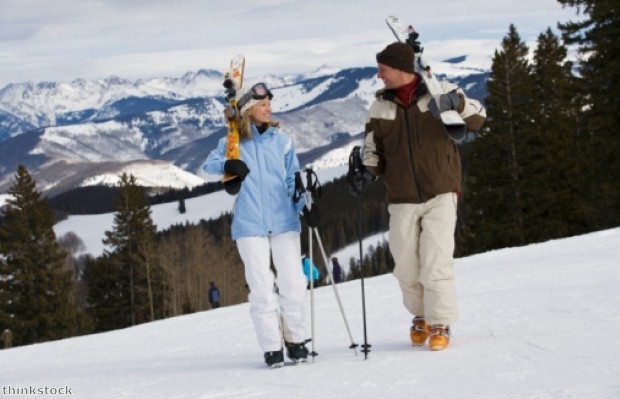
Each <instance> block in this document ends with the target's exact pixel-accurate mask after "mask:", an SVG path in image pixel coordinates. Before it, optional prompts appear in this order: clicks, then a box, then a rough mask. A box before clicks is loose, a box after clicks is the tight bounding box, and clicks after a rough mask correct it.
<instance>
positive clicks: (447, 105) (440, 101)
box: [428, 91, 459, 120]
mask: <svg viewBox="0 0 620 399" xmlns="http://www.w3.org/2000/svg"><path fill="white" fill-rule="evenodd" d="M458 108H459V95H458V94H457V93H456V91H451V92H450V93H446V94H437V95H435V96H433V98H431V101H429V103H428V110H429V111H431V113H432V114H433V116H434V117H435V118H437V119H439V120H441V113H442V112H444V111H450V110H457V109H458Z"/></svg>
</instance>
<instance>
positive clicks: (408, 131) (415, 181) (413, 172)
mask: <svg viewBox="0 0 620 399" xmlns="http://www.w3.org/2000/svg"><path fill="white" fill-rule="evenodd" d="M398 106H399V107H400V106H402V105H398ZM409 106H411V104H409ZM402 107H403V109H404V111H405V123H406V125H407V141H408V142H409V163H410V164H411V173H412V174H413V182H414V183H415V188H416V190H417V191H418V196H419V197H420V201H421V202H426V201H425V200H424V195H422V190H421V189H420V184H419V183H418V174H417V173H416V170H415V160H414V158H413V150H414V148H413V147H414V144H413V140H412V136H413V133H412V131H411V126H410V125H409V115H408V112H407V108H405V107H404V106H402ZM418 143H419V138H418Z"/></svg>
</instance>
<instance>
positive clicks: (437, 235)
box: [388, 193, 458, 326]
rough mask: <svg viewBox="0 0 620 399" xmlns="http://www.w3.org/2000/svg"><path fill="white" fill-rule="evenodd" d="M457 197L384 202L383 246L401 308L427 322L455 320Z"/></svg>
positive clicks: (452, 195) (449, 194) (448, 322)
mask: <svg viewBox="0 0 620 399" xmlns="http://www.w3.org/2000/svg"><path fill="white" fill-rule="evenodd" d="M456 204H457V197H456V194H454V193H446V194H441V195H438V196H437V197H435V198H433V199H431V200H429V201H427V202H425V203H422V204H390V205H389V206H388V212H389V214H390V232H389V246H390V252H391V253H392V256H393V257H394V262H395V267H394V276H396V278H397V279H398V282H399V284H400V288H401V290H402V294H403V303H404V305H405V308H407V310H408V311H409V312H410V313H411V314H412V315H414V316H424V317H425V318H426V322H427V323H428V324H431V325H432V324H443V325H446V326H449V325H450V324H452V323H453V322H455V321H456V320H457V319H458V307H457V302H456V290H455V285H454V257H453V255H454V229H455V227H456Z"/></svg>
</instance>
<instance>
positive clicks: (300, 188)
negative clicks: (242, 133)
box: [294, 172, 318, 363]
mask: <svg viewBox="0 0 620 399" xmlns="http://www.w3.org/2000/svg"><path fill="white" fill-rule="evenodd" d="M295 192H296V196H297V193H299V195H303V196H304V197H305V199H306V207H307V208H308V210H311V209H312V197H310V194H309V193H308V192H307V191H306V188H305V187H304V183H303V181H302V180H301V173H300V172H295ZM294 199H295V197H294ZM308 256H309V260H310V264H309V265H308V280H310V341H311V342H312V348H311V349H312V350H311V351H310V353H309V355H310V356H311V357H312V362H313V363H314V358H315V357H316V356H318V353H316V351H315V350H314V346H315V342H316V338H315V336H314V273H313V270H312V265H313V264H314V263H313V261H312V228H311V227H310V226H308Z"/></svg>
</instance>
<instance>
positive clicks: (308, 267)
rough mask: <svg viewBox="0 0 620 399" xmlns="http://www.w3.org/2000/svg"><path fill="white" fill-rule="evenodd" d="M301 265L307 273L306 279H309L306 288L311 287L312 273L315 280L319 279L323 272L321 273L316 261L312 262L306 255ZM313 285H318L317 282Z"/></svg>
mask: <svg viewBox="0 0 620 399" xmlns="http://www.w3.org/2000/svg"><path fill="white" fill-rule="evenodd" d="M301 267H302V268H303V270H304V274H305V275H306V281H308V285H307V286H306V288H307V289H310V273H312V280H314V281H318V280H319V279H320V278H321V273H319V269H317V268H316V266H315V265H314V263H312V262H310V258H308V257H307V256H305V255H304V256H303V257H302V258H301ZM313 285H316V283H315V284H313Z"/></svg>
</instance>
